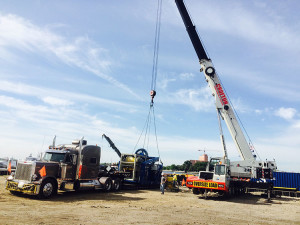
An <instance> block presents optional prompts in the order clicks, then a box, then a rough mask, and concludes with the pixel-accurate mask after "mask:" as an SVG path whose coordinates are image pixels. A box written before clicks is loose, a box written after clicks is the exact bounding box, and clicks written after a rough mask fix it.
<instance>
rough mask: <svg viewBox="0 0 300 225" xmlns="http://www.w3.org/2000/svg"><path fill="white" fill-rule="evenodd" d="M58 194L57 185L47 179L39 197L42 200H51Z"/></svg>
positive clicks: (42, 185) (43, 183)
mask: <svg viewBox="0 0 300 225" xmlns="http://www.w3.org/2000/svg"><path fill="white" fill-rule="evenodd" d="M56 193H57V187H56V185H55V182H54V181H53V180H51V179H46V180H44V181H43V182H42V184H41V187H40V192H39V194H38V197H39V198H41V199H43V198H50V197H52V196H53V195H55V194H56Z"/></svg>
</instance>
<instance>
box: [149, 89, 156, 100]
mask: <svg viewBox="0 0 300 225" xmlns="http://www.w3.org/2000/svg"><path fill="white" fill-rule="evenodd" d="M155 95H156V91H154V90H152V91H150V96H151V102H153V99H154V96H155Z"/></svg>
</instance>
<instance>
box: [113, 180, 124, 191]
mask: <svg viewBox="0 0 300 225" xmlns="http://www.w3.org/2000/svg"><path fill="white" fill-rule="evenodd" d="M112 185H113V190H114V191H119V190H121V185H122V183H121V179H120V178H116V179H115V180H112Z"/></svg>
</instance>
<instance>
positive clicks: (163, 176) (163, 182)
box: [160, 173, 167, 195]
mask: <svg viewBox="0 0 300 225" xmlns="http://www.w3.org/2000/svg"><path fill="white" fill-rule="evenodd" d="M166 182H167V177H166V174H164V173H161V180H160V191H161V194H162V195H163V194H164V193H165V186H166Z"/></svg>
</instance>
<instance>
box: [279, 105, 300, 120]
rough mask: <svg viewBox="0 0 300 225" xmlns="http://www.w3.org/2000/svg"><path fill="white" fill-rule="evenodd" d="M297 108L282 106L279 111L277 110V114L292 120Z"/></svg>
mask: <svg viewBox="0 0 300 225" xmlns="http://www.w3.org/2000/svg"><path fill="white" fill-rule="evenodd" d="M296 113H297V110H296V109H294V108H284V107H281V108H279V109H278V110H277V111H275V115H276V116H279V117H281V118H283V119H285V120H291V119H293V118H294V117H295V115H296Z"/></svg>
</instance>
